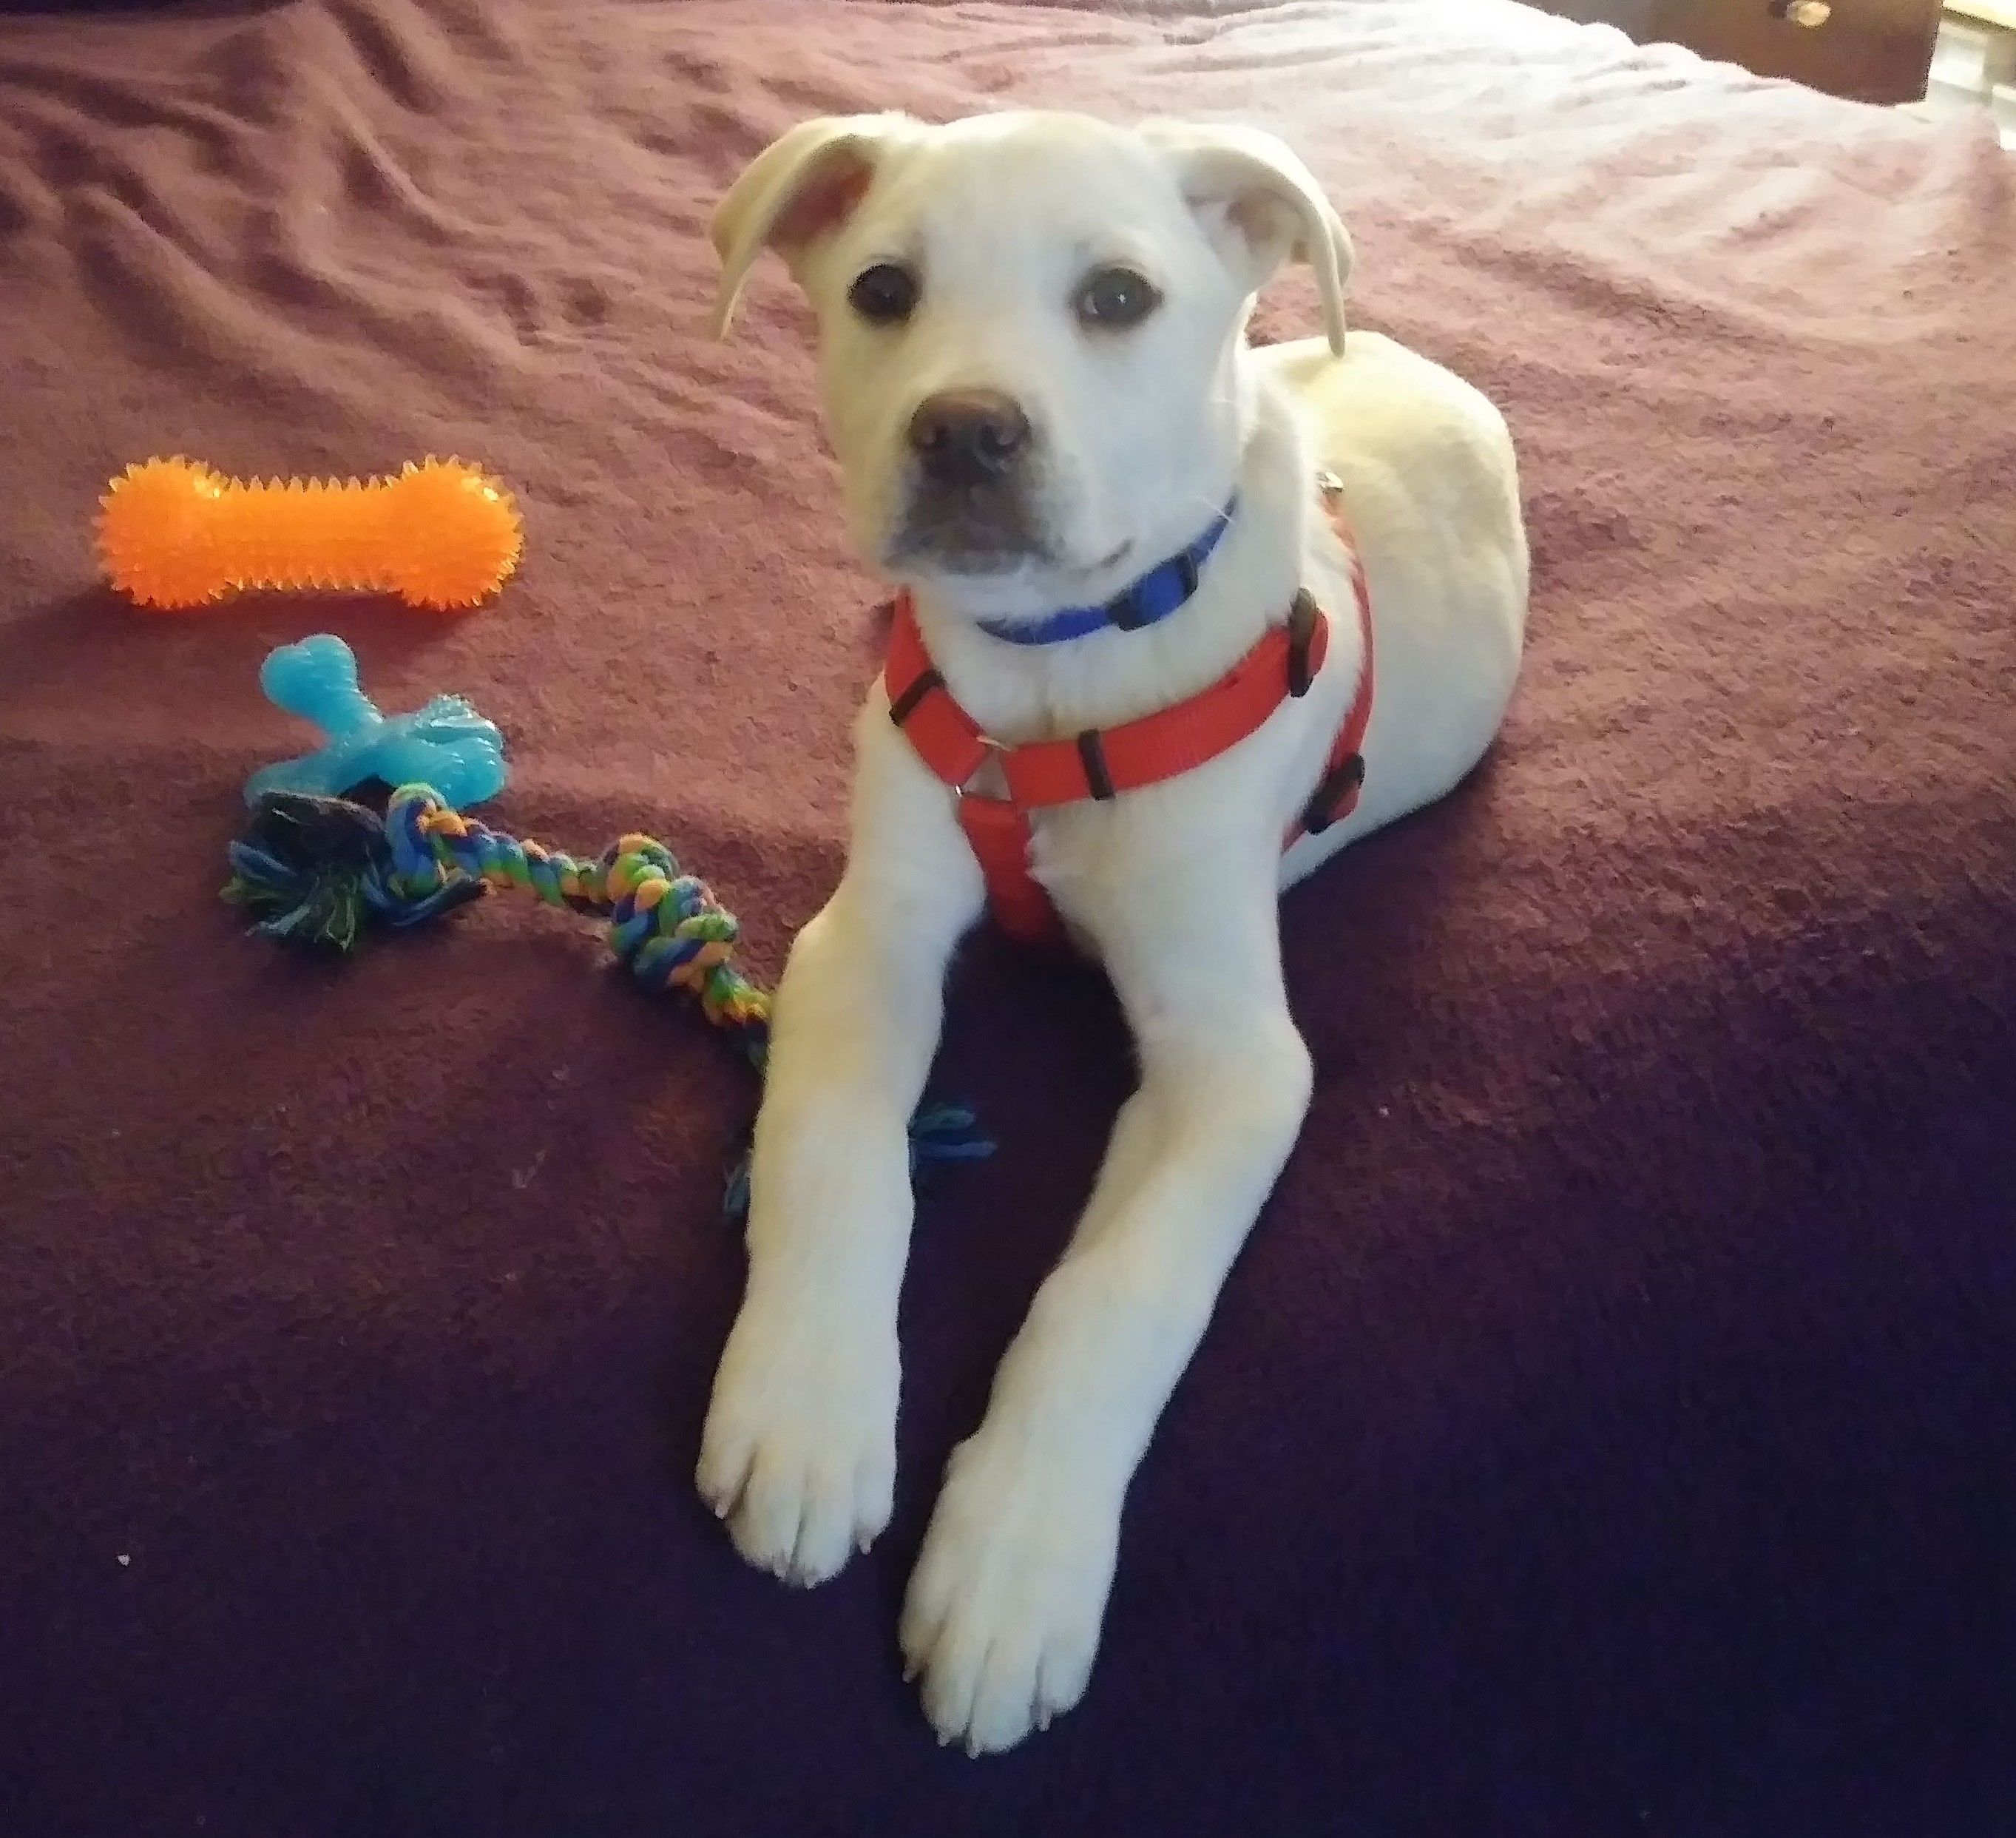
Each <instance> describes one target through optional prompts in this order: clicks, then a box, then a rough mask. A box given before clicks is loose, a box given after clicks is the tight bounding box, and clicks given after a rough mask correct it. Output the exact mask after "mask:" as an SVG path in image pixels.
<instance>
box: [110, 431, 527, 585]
mask: <svg viewBox="0 0 2016 1838" xmlns="http://www.w3.org/2000/svg"><path fill="white" fill-rule="evenodd" d="M523 542H524V537H523V533H522V530H521V528H520V523H519V520H518V512H517V507H516V506H514V505H513V503H512V501H511V494H510V493H509V492H507V491H506V489H505V488H504V487H503V486H502V485H501V484H500V483H499V481H497V480H496V479H495V478H492V477H491V475H490V474H488V473H487V472H484V471H482V470H480V469H479V468H478V467H473V466H470V465H466V464H465V463H463V461H461V460H459V459H428V460H427V461H426V462H425V463H423V464H421V465H418V466H416V465H413V464H412V463H410V462H409V463H408V464H407V465H406V466H405V467H404V468H403V469H402V470H400V471H399V472H398V474H395V475H394V476H393V477H392V478H374V479H366V480H364V481H361V482H360V481H358V480H356V479H354V478H353V479H342V480H338V479H287V480H286V481H281V480H279V479H274V480H271V481H267V480H261V479H254V480H252V481H250V482H247V481H243V480H239V479H235V478H225V477H224V476H223V475H222V474H220V473H216V472H213V471H212V470H211V469H210V468H209V467H207V466H204V465H203V464H201V463H199V462H197V461H196V460H193V459H181V458H179V457H178V458H176V459H149V460H148V461H147V462H146V463H145V464H144V465H141V466H129V467H127V469H126V470H124V472H123V473H121V474H120V475H119V477H118V478H115V479H114V480H113V481H112V484H111V488H110V489H109V490H108V491H107V492H106V494H105V496H104V497H103V498H102V499H100V500H99V513H98V553H99V557H100V559H101V560H103V563H104V564H105V571H106V575H108V576H109V577H110V579H111V582H112V584H113V586H115V587H117V588H118V589H120V590H121V592H122V593H126V594H128V596H131V598H132V599H134V600H137V601H138V602H139V604H141V605H142V606H143V607H156V608H159V609H163V610H169V611H182V610H186V609H188V608H190V607H200V606H207V605H208V604H210V603H211V601H213V600H221V598H223V596H225V594H226V593H230V592H232V590H233V589H239V588H247V587H265V588H282V589H293V588H321V589H338V590H341V591H346V592H350V593H396V594H398V596H399V597H400V598H401V600H405V601H406V602H407V604H409V605H411V606H416V607H427V608H429V609H430V610H432V611H437V612H441V611H448V610H449V609H450V608H452V607H466V606H473V605H474V604H475V603H476V602H477V600H481V599H482V598H483V597H484V595H486V594H488V593H495V591H496V590H497V589H499V587H501V586H503V584H504V582H505V581H506V578H508V577H509V575H510V573H511V571H512V570H513V568H516V567H517V565H518V553H519V550H520V548H521V547H522V546H523Z"/></svg>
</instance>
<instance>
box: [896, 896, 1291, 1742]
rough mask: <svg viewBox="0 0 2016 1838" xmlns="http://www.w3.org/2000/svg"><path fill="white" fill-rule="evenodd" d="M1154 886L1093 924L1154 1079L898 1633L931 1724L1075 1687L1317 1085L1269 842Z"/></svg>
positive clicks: (954, 1473)
mask: <svg viewBox="0 0 2016 1838" xmlns="http://www.w3.org/2000/svg"><path fill="white" fill-rule="evenodd" d="M1272 875H1273V866H1272V864H1265V865H1264V866H1263V865H1262V864H1258V863H1254V864H1251V872H1250V873H1247V874H1242V875H1241V876H1240V881H1239V883H1238V891H1237V892H1235V893H1234V894H1233V896H1232V897H1231V899H1229V900H1228V899H1227V897H1226V880H1225V878H1223V877H1222V876H1221V875H1220V874H1218V873H1217V872H1216V871H1215V872H1214V874H1213V875H1212V877H1211V878H1210V881H1209V882H1208V885H1206V886H1204V887H1202V888H1197V887H1193V886H1189V887H1186V886H1174V887H1172V886H1168V885H1162V886H1154V887H1147V888H1141V889H1139V890H1137V891H1136V892H1135V893H1133V894H1132V895H1130V896H1129V900H1128V910H1127V911H1126V912H1125V914H1123V915H1119V916H1118V917H1116V921H1115V922H1114V924H1113V925H1112V926H1111V928H1107V927H1106V926H1103V925H1102V926H1100V928H1099V929H1100V932H1101V942H1103V944H1104V945H1105V946H1106V950H1107V963H1108V965H1109V968H1111V971H1112V973H1113V976H1114V982H1115V983H1116V984H1117V985H1118V988H1119V990H1120V993H1121V1000H1123V1002H1124V1003H1125V1005H1126V1007H1127V1010H1128V1012H1129V1018H1130V1019H1131V1020H1132V1022H1133V1024H1134V1028H1135V1032H1136V1036H1137V1039H1138V1042H1139V1049H1140V1054H1141V1063H1142V1083H1141V1087H1140V1090H1139V1091H1138V1092H1137V1093H1136V1094H1135V1096H1134V1097H1133V1098H1132V1100H1131V1101H1129V1105H1128V1106H1127V1108H1126V1109H1125V1111H1124V1112H1122V1114H1121V1120H1120V1123H1119V1124H1118V1127H1117V1128H1116V1129H1115V1131H1114V1140H1113V1143H1112V1144H1111V1148H1109V1150H1108V1152H1107V1162H1106V1166H1105V1167H1104V1169H1103V1170H1102V1172H1101V1175H1100V1185H1099V1190H1098V1191H1097V1193H1096V1195H1095V1196H1094V1198H1093V1203H1092V1205H1091V1206H1089V1209H1087V1212H1086V1214H1085V1219H1084V1220H1083V1222H1082V1224H1081V1225H1080V1227H1079V1229H1078V1233H1077V1234H1076V1236H1075V1238H1074V1239H1073V1240H1072V1242H1071V1248H1070V1249H1069V1250H1068V1251H1067V1252H1066V1253H1065V1256H1064V1259H1063V1260H1062V1261H1061V1262H1060V1263H1059V1264H1058V1266H1057V1268H1056V1269H1055V1270H1053V1271H1052V1272H1051V1274H1050V1275H1049V1278H1047V1279H1046V1281H1045V1282H1044V1284H1043V1285H1042V1288H1041V1290H1039V1292H1038V1294H1037V1296H1036V1299H1035V1304H1034V1306H1032V1307H1031V1310H1030V1313H1029V1317H1028V1321H1026V1322H1025V1323H1024V1326H1023V1328H1022V1330H1021V1333H1020V1334H1019V1335H1017V1338H1016V1340H1015V1342H1014V1344H1013V1346H1012V1347H1010V1350H1009V1352H1008V1356H1007V1357H1006V1360H1003V1364H1002V1367H1001V1370H1000V1371H999V1374H998V1375H996V1377H995V1384H994V1392H993V1397H992V1400H991V1402H990V1404H989V1405H988V1411H987V1416H986V1419H985V1422H983V1423H982V1424H981V1427H980V1429H979V1431H978V1433H977V1434H976V1435H975V1436H974V1437H973V1438H972V1439H971V1440H970V1441H968V1442H967V1443H966V1444H965V1445H964V1446H963V1447H961V1448H960V1449H959V1451H958V1452H957V1454H956V1455H955V1456H954V1457H953V1459H952V1465H951V1466H950V1469H949V1471H948V1474H947V1478H946V1481H945V1490H944V1492H943V1493H942V1494H941V1496H940V1497H939V1501H938V1508H937V1510H936V1512H934V1515H933V1517H932V1520H931V1530H930V1533H929V1534H928V1536H927V1538H926V1540H925V1544H924V1549H923V1555H922V1557H921V1558H920V1559H919V1562H918V1565H917V1570H916V1574H915V1576H914V1577H913V1578H912V1579H911V1583H910V1589H909V1598H908V1600H907V1602H906V1603H905V1609H904V1617H903V1628H902V1641H903V1649H904V1652H905V1656H906V1658H907V1659H908V1661H909V1664H910V1666H911V1667H912V1668H913V1670H917V1671H921V1672H922V1674H923V1696H924V1706H925V1710H926V1711H927V1714H929V1715H930V1717H931V1721H932V1722H933V1723H934V1724H935V1725H936V1726H937V1728H938V1732H939V1735H940V1736H941V1738H943V1739H945V1740H947V1741H956V1742H963V1743H964V1744H965V1745H966V1746H967V1748H968V1749H969V1750H970V1751H971V1752H973V1753H981V1751H983V1750H997V1749H1004V1748H1007V1747H1009V1746H1011V1745H1012V1744H1013V1743H1014V1742H1017V1741H1019V1740H1020V1739H1021V1738H1022V1737H1023V1736H1024V1735H1025V1734H1027V1733H1028V1731H1029V1729H1030V1728H1031V1727H1032V1726H1036V1727H1040V1726H1042V1725H1043V1724H1047V1723H1048V1721H1049V1719H1050V1717H1052V1716H1053V1714H1056V1713H1057V1712H1060V1711H1063V1710H1068V1709H1070V1707H1071V1706H1072V1705H1073V1704H1075V1703H1076V1702H1077V1701H1078V1698H1079V1696H1080V1695H1081V1694H1082V1692H1083V1691H1084V1689H1085V1683H1086V1681H1087V1679H1088V1678H1089V1675H1090V1673H1091V1669H1092V1662H1093V1654H1094V1652H1095V1651H1096V1648H1097V1645H1098V1642H1099V1629H1100V1619H1101V1616H1103V1613H1104V1609H1105V1605H1106V1596H1107V1589H1108V1588H1109V1586H1110V1585H1111V1581H1112V1577H1113V1566H1114V1554H1115V1551H1116V1550H1117V1548H1118V1540H1119V1531H1120V1514H1121V1502H1122V1501H1123V1500H1124V1498H1125V1494H1126V1490H1127V1487H1128V1483H1129V1480H1130V1479H1132V1476H1133V1473H1134V1471H1135V1469H1136V1466H1137V1465H1139V1461H1140V1460H1141V1457H1142V1455H1143V1453H1144V1452H1145V1451H1146V1450H1147V1445H1148V1440H1149V1438H1150V1435H1151V1434H1152V1433H1153V1432H1154V1425H1155V1422H1156V1419H1157V1418H1158V1417H1159V1416H1160V1415H1161V1411H1162V1407H1163V1406H1164V1405H1165V1404H1166V1403H1167V1402H1168V1397H1169V1394H1170V1393H1171V1392H1172V1390H1173V1389H1175V1383H1176V1381H1177V1379H1178V1378H1179V1377H1180V1376H1181V1375H1182V1373H1183V1368H1184V1367H1185V1366H1186V1364H1188V1363H1189V1360H1190V1355H1191V1353H1193V1351H1194V1350H1195V1349H1196V1346H1197V1341H1198V1339H1200V1337H1201V1335H1202V1334H1203V1332H1204V1326H1205V1324H1206V1322H1207V1321H1208V1320H1209V1318H1210V1316H1211V1308H1212V1306H1213V1304H1214V1303H1215V1301H1216V1299H1217V1296H1218V1292H1219V1287H1220V1285H1222V1283H1223V1281H1224V1280H1225V1276H1226V1271H1227V1270H1229V1268H1230V1267H1231V1264H1232V1260H1233V1257H1234V1256H1236V1255H1237V1252H1238V1250H1239V1247H1240V1245H1241V1243H1242V1242H1244V1239H1245V1237H1246V1234H1247V1231H1248V1230H1249V1229H1250V1228H1251V1225H1252V1224H1253V1220H1254V1217H1255V1214H1256V1213H1258V1209H1259V1207H1260V1205H1261V1202H1262V1201H1263V1200H1264V1199H1265V1197H1266V1195H1267V1193H1268V1191H1269V1189H1270V1188H1271V1187H1273V1184H1274V1181H1275V1179H1276V1177H1277V1176H1278V1175H1279V1173H1280V1169H1281V1166H1282V1164H1283V1162H1284V1161H1285V1160H1286V1159H1287V1155H1288V1151H1289V1150H1290V1148H1291V1147H1292V1146H1293V1144H1294V1140H1295V1137H1296V1134H1297V1132H1298V1130H1300V1128H1301V1120H1302V1117H1303V1115H1304V1113H1305V1111H1306V1110H1307V1108H1308V1105H1309V1079H1310V1073H1309V1051H1308V1049H1307V1048H1306V1047H1305V1046H1304V1045H1303V1043H1302V1040H1301V1036H1300V1035H1299V1034H1298V1033H1297V1032H1296V1031H1295V1028H1294V1023H1293V1022H1292V1021H1291V1018H1290V1017H1289V1015H1288V1009H1287V999H1286V996H1285V995H1284V993H1283V989H1282V986H1281V973H1280V942H1279V934H1278V920H1277V914H1276V899H1275V894H1274V889H1273V879H1272Z"/></svg>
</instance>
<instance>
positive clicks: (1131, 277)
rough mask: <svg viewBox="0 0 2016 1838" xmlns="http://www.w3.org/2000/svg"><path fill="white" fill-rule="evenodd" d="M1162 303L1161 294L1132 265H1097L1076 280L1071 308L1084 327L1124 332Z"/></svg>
mask: <svg viewBox="0 0 2016 1838" xmlns="http://www.w3.org/2000/svg"><path fill="white" fill-rule="evenodd" d="M1161 304H1162V297H1161V294H1157V292H1156V291H1155V290H1154V287H1152V286H1150V284H1149V282H1148V280H1147V277H1146V276H1142V275H1137V274H1136V273H1135V272H1134V271H1133V269H1132V268H1094V269H1093V271H1092V272H1091V273H1090V274H1089V275H1087V276H1085V279H1084V280H1083V281H1082V282H1081V283H1079V286H1078V292H1077V293H1076V294H1075V295H1074V296H1073V297H1072V299H1071V310H1072V312H1075V313H1076V314H1077V315H1078V322H1079V323H1080V324H1082V325H1085V326H1097V327H1098V328H1099V330H1101V331H1102V332H1124V331H1125V330H1127V328H1128V327H1129V326H1138V325H1139V324H1140V323H1141V322H1142V321H1143V319H1146V318H1147V316H1148V315H1149V314H1150V313H1151V312H1154V310H1155V308H1157V307H1158V306H1160V305H1161Z"/></svg>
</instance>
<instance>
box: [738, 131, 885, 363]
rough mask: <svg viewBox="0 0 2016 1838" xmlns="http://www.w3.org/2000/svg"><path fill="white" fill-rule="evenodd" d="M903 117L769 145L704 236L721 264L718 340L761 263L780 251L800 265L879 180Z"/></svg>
mask: <svg viewBox="0 0 2016 1838" xmlns="http://www.w3.org/2000/svg"><path fill="white" fill-rule="evenodd" d="M902 119H903V117H902V116H900V115H825V116H822V117H819V119H818V120H816V121H801V122H800V123H799V124H798V125H797V127H795V128H793V129H791V131H790V132H789V133H788V134H787V135H784V136H783V138H782V139H778V140H774V141H772V142H771V143H770V145H769V146H767V147H765V149H764V150H763V151H762V152H761V153H758V155H757V156H756V157H755V158H754V160H751V162H750V164H749V165H748V166H747V168H745V169H744V171H743V174H742V176H741V177H740V178H738V179H736V182H735V183H734V184H733V185H732V186H729V189H728V195H727V196H725V198H723V199H722V200H721V202H720V203H719V204H718V205H716V206H715V211H714V218H713V221H712V222H711V223H710V224H709V225H707V236H708V238H709V240H711V242H712V243H713V244H714V252H715V254H716V255H717V256H718V257H719V258H720V259H721V283H720V288H719V291H718V292H717V293H716V294H715V300H714V335H715V337H717V338H725V337H727V336H728V330H729V326H732V325H733V323H735V308H736V303H737V302H738V301H740V299H741V297H742V289H743V283H745V282H746V281H747V279H748V278H749V270H750V269H751V267H752V266H754V263H755V261H756V258H757V257H758V256H759V255H761V254H762V253H763V251H764V250H765V249H775V250H777V252H778V253H779V254H781V255H782V256H783V258H784V259H785V260H786V261H787V262H790V263H791V264H792V265H793V266H794V268H795V266H796V263H797V258H798V256H799V255H800V254H802V253H803V252H804V251H805V249H806V248H807V247H809V246H810V245H811V244H812V243H814V242H815V241H817V240H818V239H819V237H820V236H823V235H824V234H825V233H826V232H827V231H829V230H832V229H838V228H839V226H840V225H841V224H842V223H844V222H846V221H847V218H848V216H849V215H850V214H851V213H852V211H853V210H854V207H855V205H857V204H859V203H860V202H861V200H862V197H863V196H864V195H865V194H866V192H867V190H868V187H869V185H870V184H871V183H872V182H873V180H874V177H875V162H876V160H877V157H878V155H879V154H880V153H881V151H882V149H883V147H884V143H885V142H887V140H888V139H889V137H890V135H891V132H892V130H894V129H895V128H896V127H897V126H898V124H900V123H901V122H902Z"/></svg>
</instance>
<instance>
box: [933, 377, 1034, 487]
mask: <svg viewBox="0 0 2016 1838" xmlns="http://www.w3.org/2000/svg"><path fill="white" fill-rule="evenodd" d="M1028 444H1029V418H1028V416H1026V415H1024V413H1022V409H1021V404H1020V403H1018V402H1015V401H1014V400H1013V399H1012V398H1010V397H1008V396H1005V395H1002V394H1001V393H1000V392H999V391H998V390H992V389H949V390H947V391H945V393H944V394H943V395H934V396H932V397H931V398H929V399H928V400H927V401H926V402H924V403H923V405H921V406H920V408H919V409H918V410H917V412H916V414H914V415H913V416H911V417H910V449H911V451H912V452H914V453H915V454H916V456H917V463H918V464H919V465H920V466H921V467H923V470H924V476H925V477H926V478H928V479H930V480H931V481H932V482H933V483H934V484H935V485H992V484H993V483H995V481H997V480H999V479H1001V478H1005V477H1006V475H1007V474H1008V471H1009V470H1010V468H1011V467H1013V465H1014V463H1015V462H1016V460H1017V458H1019V457H1020V456H1021V452H1022V450H1023V449H1024V448H1025V447H1027V446H1028Z"/></svg>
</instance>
